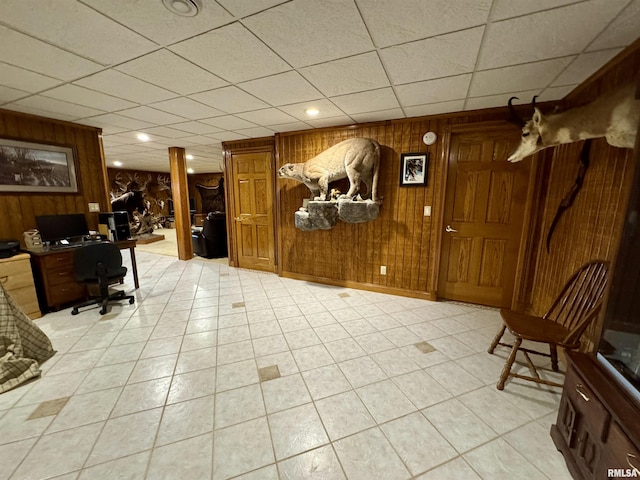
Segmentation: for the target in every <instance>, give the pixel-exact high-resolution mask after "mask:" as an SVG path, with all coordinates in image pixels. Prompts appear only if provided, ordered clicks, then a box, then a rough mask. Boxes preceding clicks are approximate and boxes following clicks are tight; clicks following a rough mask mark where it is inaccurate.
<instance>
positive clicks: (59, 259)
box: [43, 251, 73, 269]
mask: <svg viewBox="0 0 640 480" xmlns="http://www.w3.org/2000/svg"><path fill="white" fill-rule="evenodd" d="M43 263H44V266H45V267H46V268H47V269H49V268H56V267H62V266H66V265H70V266H71V267H73V251H67V252H60V253H53V254H51V255H47V256H46V257H44V259H43Z"/></svg>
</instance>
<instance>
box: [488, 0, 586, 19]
mask: <svg viewBox="0 0 640 480" xmlns="http://www.w3.org/2000/svg"><path fill="white" fill-rule="evenodd" d="M575 2H576V0H536V1H535V2H527V1H525V2H522V1H520V2H514V1H513V0H493V8H492V9H491V19H492V20H494V21H495V20H502V19H505V18H510V17H519V16H521V15H527V14H529V13H535V12H541V11H542V10H549V9H552V8H557V7H561V6H563V5H568V4H569V3H575Z"/></svg>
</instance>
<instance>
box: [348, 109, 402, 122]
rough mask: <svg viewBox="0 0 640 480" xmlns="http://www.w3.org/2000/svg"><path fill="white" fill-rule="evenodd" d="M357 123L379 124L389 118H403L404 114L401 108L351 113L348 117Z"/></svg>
mask: <svg viewBox="0 0 640 480" xmlns="http://www.w3.org/2000/svg"><path fill="white" fill-rule="evenodd" d="M350 117H351V118H353V119H354V120H355V121H356V122H358V123H366V122H380V121H382V120H389V119H390V118H404V112H403V111H402V109H401V108H392V109H390V110H379V111H377V112H367V113H352V114H351V115H350Z"/></svg>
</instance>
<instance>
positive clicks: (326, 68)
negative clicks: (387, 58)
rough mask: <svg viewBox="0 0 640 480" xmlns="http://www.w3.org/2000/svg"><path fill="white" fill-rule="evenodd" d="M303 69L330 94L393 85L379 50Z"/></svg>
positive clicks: (318, 85) (329, 95)
mask: <svg viewBox="0 0 640 480" xmlns="http://www.w3.org/2000/svg"><path fill="white" fill-rule="evenodd" d="M299 72H300V73H301V74H302V75H303V76H304V77H305V78H306V79H307V80H309V81H310V82H311V83H312V84H313V85H314V86H315V87H316V88H317V89H318V90H320V91H321V92H322V93H324V94H325V95H326V96H328V97H333V96H336V95H344V94H346V93H355V92H362V91H365V90H374V89H376V88H382V87H387V86H388V85H389V79H388V78H387V74H386V73H385V71H384V68H383V67H382V63H381V62H380V58H379V57H378V54H377V53H376V52H369V53H364V54H362V55H354V56H353V57H348V58H341V59H340V60H333V61H331V62H325V63H321V64H319V65H312V66H310V67H304V68H300V69H299Z"/></svg>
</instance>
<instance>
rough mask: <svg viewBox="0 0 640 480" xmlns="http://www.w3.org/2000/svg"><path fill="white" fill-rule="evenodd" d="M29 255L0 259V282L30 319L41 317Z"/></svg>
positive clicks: (23, 254)
mask: <svg viewBox="0 0 640 480" xmlns="http://www.w3.org/2000/svg"><path fill="white" fill-rule="evenodd" d="M29 259H30V255H29V254H28V253H21V254H19V255H14V256H13V257H9V258H3V259H0V282H2V285H3V287H4V289H5V290H6V291H7V292H8V293H9V295H11V297H12V298H13V299H14V300H15V301H16V303H17V304H18V305H20V308H22V311H23V312H24V313H26V314H27V316H28V317H29V318H31V319H34V318H39V317H41V316H42V314H41V313H40V308H39V307H38V297H37V296H36V289H35V285H34V282H33V274H32V272H31V262H30V261H29Z"/></svg>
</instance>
